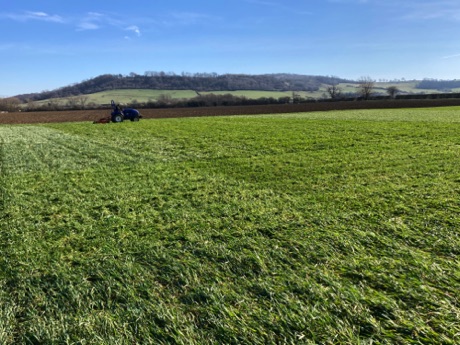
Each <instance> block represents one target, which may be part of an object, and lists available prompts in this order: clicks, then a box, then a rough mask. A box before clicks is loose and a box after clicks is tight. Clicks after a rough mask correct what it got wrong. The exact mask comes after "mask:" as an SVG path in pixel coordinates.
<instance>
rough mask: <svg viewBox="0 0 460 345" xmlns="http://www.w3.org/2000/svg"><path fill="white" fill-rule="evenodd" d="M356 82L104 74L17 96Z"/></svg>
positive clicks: (307, 87) (301, 87) (312, 87)
mask: <svg viewBox="0 0 460 345" xmlns="http://www.w3.org/2000/svg"><path fill="white" fill-rule="evenodd" d="M346 82H352V81H350V80H347V79H343V78H339V77H334V76H309V75H300V74H287V73H279V74H260V75H249V74H222V75H219V74H217V73H194V74H192V73H186V72H183V73H182V74H180V75H178V74H175V73H173V72H168V73H166V72H154V71H147V72H145V73H144V75H139V74H136V73H130V74H129V75H121V74H103V75H100V76H97V77H95V78H91V79H88V80H84V81H82V82H80V83H76V84H72V85H69V86H65V87H61V88H58V89H55V90H46V91H42V92H39V93H29V94H22V95H17V96H16V98H18V99H19V100H21V101H22V102H27V101H40V100H45V99H50V98H65V97H72V96H79V95H87V94H92V93H96V92H102V91H107V90H113V89H152V90H195V91H198V92H199V91H236V90H261V91H317V90H319V88H320V86H321V85H322V84H331V83H346Z"/></svg>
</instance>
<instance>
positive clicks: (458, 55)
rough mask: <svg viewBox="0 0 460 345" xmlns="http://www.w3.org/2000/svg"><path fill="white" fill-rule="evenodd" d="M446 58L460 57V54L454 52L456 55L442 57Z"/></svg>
mask: <svg viewBox="0 0 460 345" xmlns="http://www.w3.org/2000/svg"><path fill="white" fill-rule="evenodd" d="M442 58H443V59H444V60H447V59H454V58H460V54H454V55H447V56H443V57H442Z"/></svg>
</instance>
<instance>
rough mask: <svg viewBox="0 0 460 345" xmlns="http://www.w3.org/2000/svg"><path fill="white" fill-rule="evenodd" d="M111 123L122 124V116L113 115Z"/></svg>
mask: <svg viewBox="0 0 460 345" xmlns="http://www.w3.org/2000/svg"><path fill="white" fill-rule="evenodd" d="M113 122H123V116H122V115H115V116H114V118H113Z"/></svg>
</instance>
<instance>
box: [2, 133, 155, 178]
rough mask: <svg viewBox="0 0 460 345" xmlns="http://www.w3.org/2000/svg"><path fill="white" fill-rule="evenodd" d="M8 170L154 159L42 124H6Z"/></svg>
mask: <svg viewBox="0 0 460 345" xmlns="http://www.w3.org/2000/svg"><path fill="white" fill-rule="evenodd" d="M0 136H1V137H2V138H4V139H3V141H4V143H3V146H4V157H3V165H4V170H6V171H7V173H8V174H18V173H28V172H46V171H56V170H71V171H80V170H85V169H92V168H101V167H112V166H117V167H119V166H120V163H122V164H123V163H124V164H126V165H132V164H138V163H140V162H142V161H151V162H154V161H155V158H154V157H152V156H151V155H149V154H143V153H140V152H135V151H133V150H131V149H130V148H129V147H118V146H113V145H110V144H101V143H98V142H97V141H92V140H88V139H87V138H81V137H79V136H77V135H71V134H67V133H63V132H60V131H58V130H55V129H50V128H46V127H39V126H25V127H3V128H0Z"/></svg>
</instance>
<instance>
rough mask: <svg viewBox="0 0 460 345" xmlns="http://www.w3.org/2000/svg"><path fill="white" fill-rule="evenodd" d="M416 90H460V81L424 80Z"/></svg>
mask: <svg viewBox="0 0 460 345" xmlns="http://www.w3.org/2000/svg"><path fill="white" fill-rule="evenodd" d="M416 88H417V89H431V90H440V91H449V90H452V89H456V88H460V80H458V79H454V80H439V79H423V80H422V81H421V82H419V83H418V84H417V86H416Z"/></svg>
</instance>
